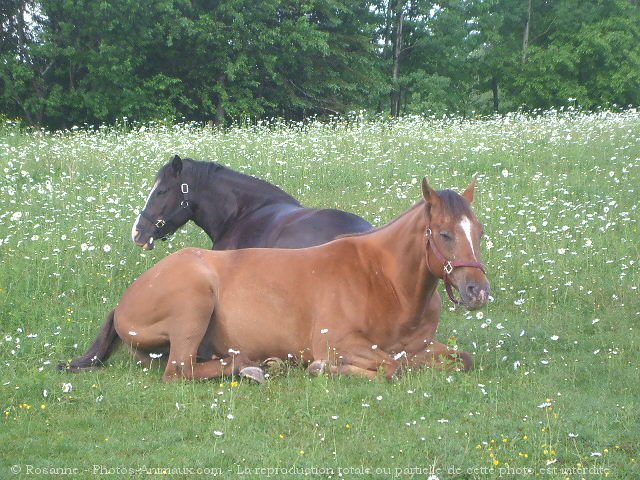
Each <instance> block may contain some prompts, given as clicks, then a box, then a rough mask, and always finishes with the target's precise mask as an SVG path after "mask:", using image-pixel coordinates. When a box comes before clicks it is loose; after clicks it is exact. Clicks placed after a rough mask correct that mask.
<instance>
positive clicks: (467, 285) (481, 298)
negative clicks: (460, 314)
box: [456, 280, 491, 310]
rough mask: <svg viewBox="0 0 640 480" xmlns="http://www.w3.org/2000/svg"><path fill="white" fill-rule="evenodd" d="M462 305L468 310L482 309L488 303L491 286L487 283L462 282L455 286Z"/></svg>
mask: <svg viewBox="0 0 640 480" xmlns="http://www.w3.org/2000/svg"><path fill="white" fill-rule="evenodd" d="M456 288H457V289H458V292H460V297H461V298H462V304H463V305H464V306H465V307H467V309H469V310H477V309H479V308H482V307H484V306H485V305H486V304H487V302H488V301H489V293H490V292H491V286H490V285H489V282H488V281H483V282H477V281H473V280H472V281H463V282H460V284H459V285H456Z"/></svg>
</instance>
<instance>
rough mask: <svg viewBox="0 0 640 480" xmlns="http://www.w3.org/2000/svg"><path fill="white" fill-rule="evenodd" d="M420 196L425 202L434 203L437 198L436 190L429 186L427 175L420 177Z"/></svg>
mask: <svg viewBox="0 0 640 480" xmlns="http://www.w3.org/2000/svg"><path fill="white" fill-rule="evenodd" d="M422 197H423V198H424V200H425V202H427V203H434V202H435V201H436V200H437V199H438V192H436V191H435V190H434V189H433V188H431V185H429V181H428V180H427V177H424V178H423V179H422Z"/></svg>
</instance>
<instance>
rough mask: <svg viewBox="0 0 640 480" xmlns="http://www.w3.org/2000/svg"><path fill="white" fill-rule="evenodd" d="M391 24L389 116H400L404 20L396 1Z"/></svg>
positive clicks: (402, 5) (399, 4)
mask: <svg viewBox="0 0 640 480" xmlns="http://www.w3.org/2000/svg"><path fill="white" fill-rule="evenodd" d="M394 17H395V18H394V22H393V67H392V71H391V116H392V117H397V116H398V115H400V85H399V81H398V80H399V77H400V52H401V51H402V23H403V19H404V4H403V2H402V0H396V3H395V12H394Z"/></svg>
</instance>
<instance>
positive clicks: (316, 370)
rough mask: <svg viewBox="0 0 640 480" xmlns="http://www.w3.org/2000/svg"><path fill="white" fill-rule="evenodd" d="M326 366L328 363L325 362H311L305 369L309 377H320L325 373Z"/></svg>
mask: <svg viewBox="0 0 640 480" xmlns="http://www.w3.org/2000/svg"><path fill="white" fill-rule="evenodd" d="M327 366H328V363H327V361H326V360H315V361H313V362H311V364H310V365H309V367H308V368H307V372H309V375H311V376H313V377H317V376H318V375H322V374H323V373H325V372H326V371H327Z"/></svg>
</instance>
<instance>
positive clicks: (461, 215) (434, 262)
mask: <svg viewBox="0 0 640 480" xmlns="http://www.w3.org/2000/svg"><path fill="white" fill-rule="evenodd" d="M475 186H476V181H475V179H474V180H473V181H472V182H471V184H470V185H469V186H468V187H467V189H466V190H465V191H464V193H463V194H462V195H459V194H457V193H456V192H453V191H451V190H441V191H439V192H436V191H435V190H434V189H433V188H431V186H430V185H429V182H427V179H426V178H425V179H424V180H423V181H422V196H423V197H424V200H425V208H426V210H427V212H426V214H427V228H426V232H425V236H426V257H427V268H428V269H429V270H430V271H431V273H432V274H433V275H435V276H437V277H440V278H442V279H443V280H444V283H445V287H446V289H447V294H448V295H449V298H450V299H451V301H452V302H454V303H463V304H464V305H465V306H466V307H467V308H468V309H469V310H475V309H477V308H480V307H482V306H484V305H485V304H486V303H487V301H488V299H489V292H490V285H489V280H488V279H487V277H486V275H485V267H484V265H483V264H482V263H480V242H481V240H482V235H483V228H482V224H481V223H480V222H479V221H478V219H477V218H476V216H475V214H474V213H473V210H471V203H472V202H473V194H474V190H475ZM452 286H453V287H455V288H456V289H457V290H458V292H460V296H461V298H462V302H459V301H458V300H456V299H455V297H454V296H453V291H452Z"/></svg>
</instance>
